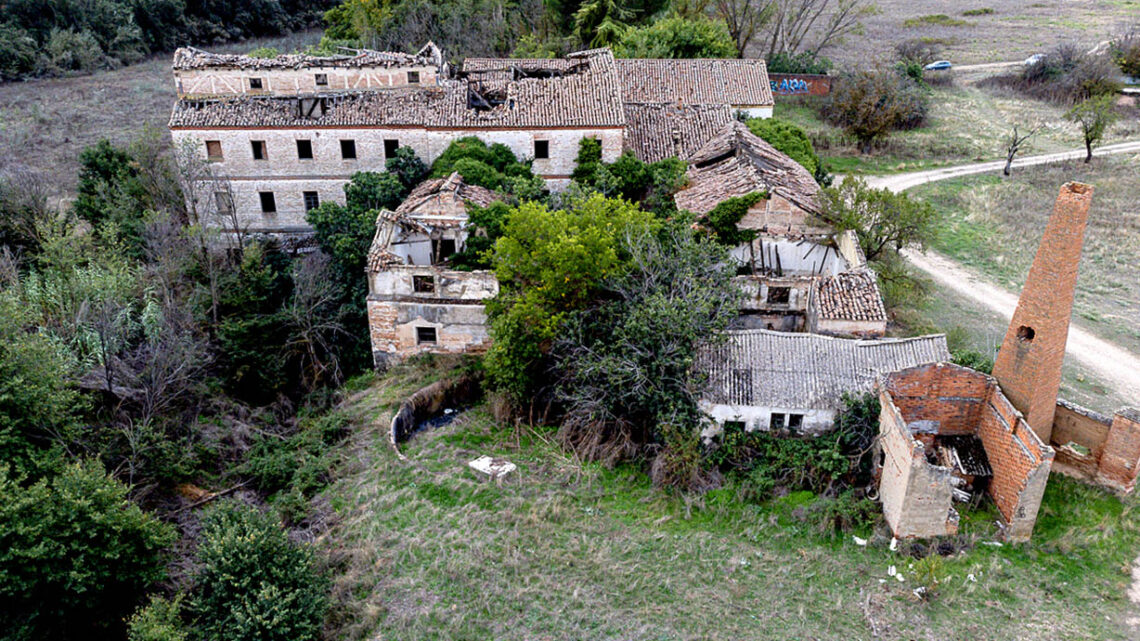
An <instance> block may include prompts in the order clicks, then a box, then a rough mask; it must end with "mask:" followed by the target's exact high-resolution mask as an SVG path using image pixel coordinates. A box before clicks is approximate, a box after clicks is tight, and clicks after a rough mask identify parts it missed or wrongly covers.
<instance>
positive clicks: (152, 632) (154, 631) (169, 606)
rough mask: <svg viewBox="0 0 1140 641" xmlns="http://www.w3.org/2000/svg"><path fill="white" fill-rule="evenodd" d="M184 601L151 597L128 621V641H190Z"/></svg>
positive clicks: (177, 598)
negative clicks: (183, 617) (185, 621)
mask: <svg viewBox="0 0 1140 641" xmlns="http://www.w3.org/2000/svg"><path fill="white" fill-rule="evenodd" d="M182 599H183V596H182V595H181V594H179V595H178V596H176V597H174V598H173V599H164V598H162V597H159V596H151V598H150V602H149V603H147V605H146V606H145V607H142V608H139V609H138V611H136V612H135V613H134V614H133V615H131V618H130V620H128V621H127V641H188V640H189V638H190V632H189V628H188V627H187V626H186V624H185V623H183V621H182Z"/></svg>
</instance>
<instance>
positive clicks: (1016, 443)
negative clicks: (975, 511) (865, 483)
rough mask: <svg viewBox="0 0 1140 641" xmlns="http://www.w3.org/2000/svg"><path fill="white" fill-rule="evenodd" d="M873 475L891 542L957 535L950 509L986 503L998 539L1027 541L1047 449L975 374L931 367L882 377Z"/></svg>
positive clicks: (1045, 473) (989, 381)
mask: <svg viewBox="0 0 1140 641" xmlns="http://www.w3.org/2000/svg"><path fill="white" fill-rule="evenodd" d="M878 388H879V403H880V405H881V407H882V413H881V415H880V422H879V440H878V443H877V446H876V447H877V451H878V455H877V457H876V461H877V464H876V474H877V475H878V476H879V498H880V500H881V501H882V504H883V515H884V516H885V518H886V521H887V524H888V525H889V526H890V528H891V531H892V532H893V533H894V535H895V536H897V537H899V538H911V537H933V536H946V535H953V534H956V533H957V532H958V522H959V518H960V517H959V513H958V511H957V510H955V509H954V504H955V503H957V502H961V503H969V502H970V501H971V499H972V498H973V496H974V495H975V494H978V493H983V492H984V493H986V494H988V496H989V497H990V498H992V499H993V502H994V505H995V506H996V507H997V509H998V512H999V513H1001V516H1002V520H1003V521H1004V523H1003V525H1004V531H1003V534H1004V538H1005V539H1007V540H1009V541H1025V540H1028V539H1029V536H1030V534H1032V532H1033V524H1034V523H1035V522H1036V520H1037V511H1038V509H1039V508H1040V506H1041V497H1042V495H1043V494H1044V492H1045V484H1046V483H1047V482H1048V480H1049V469H1050V465H1051V464H1052V462H1053V449H1052V448H1051V447H1049V446H1048V445H1046V444H1045V443H1044V442H1042V440H1041V439H1040V438H1038V437H1037V434H1035V433H1034V432H1033V430H1032V429H1030V427H1029V424H1028V423H1026V422H1025V419H1024V418H1023V417H1022V415H1021V413H1020V412H1018V411H1017V409H1015V408H1014V406H1013V404H1012V403H1010V402H1009V400H1008V399H1007V398H1006V397H1005V395H1004V394H1002V392H1001V390H1000V389H999V388H998V385H997V381H996V380H995V379H994V378H993V377H991V376H987V375H985V374H983V373H981V372H978V371H975V370H972V369H969V368H967V367H961V366H959V365H952V364H950V363H935V364H932V365H920V366H918V367H912V368H909V369H904V370H902V371H898V372H893V373H889V374H886V375H884V376H883V377H882V378H881V379H880V381H879V385H878Z"/></svg>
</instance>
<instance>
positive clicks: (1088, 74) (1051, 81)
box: [1020, 43, 1120, 104]
mask: <svg viewBox="0 0 1140 641" xmlns="http://www.w3.org/2000/svg"><path fill="white" fill-rule="evenodd" d="M1117 73H1118V69H1117V67H1116V65H1115V64H1113V61H1112V59H1111V58H1109V57H1108V56H1103V55H1091V54H1089V53H1087V52H1085V51H1084V50H1083V49H1082V48H1080V47H1079V46H1077V45H1075V44H1071V43H1063V44H1060V45H1057V46H1056V47H1054V48H1053V49H1052V50H1050V51H1049V52H1047V53H1046V54H1045V57H1044V58H1042V59H1041V60H1040V61H1038V62H1037V63H1036V64H1032V65H1029V66H1027V67H1025V68H1024V69H1023V70H1022V72H1021V78H1020V86H1021V88H1022V89H1023V90H1024V91H1026V92H1028V93H1029V94H1030V95H1032V96H1034V97H1037V98H1040V99H1043V100H1053V101H1057V102H1063V103H1067V104H1073V103H1077V102H1080V101H1082V100H1086V99H1088V98H1093V97H1096V96H1100V95H1105V94H1113V93H1116V92H1117V91H1119V90H1120V83H1119V81H1118V80H1117V79H1116V76H1117Z"/></svg>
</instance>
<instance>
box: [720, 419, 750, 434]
mask: <svg viewBox="0 0 1140 641" xmlns="http://www.w3.org/2000/svg"><path fill="white" fill-rule="evenodd" d="M744 428H745V425H744V421H725V422H724V433H725V434H737V433H742V432H744Z"/></svg>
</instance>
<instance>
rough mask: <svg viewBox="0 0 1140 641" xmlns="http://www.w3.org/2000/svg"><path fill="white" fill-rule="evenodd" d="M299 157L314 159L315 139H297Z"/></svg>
mask: <svg viewBox="0 0 1140 641" xmlns="http://www.w3.org/2000/svg"><path fill="white" fill-rule="evenodd" d="M297 158H299V159H301V160H312V159H313V141H312V140H298V141H297Z"/></svg>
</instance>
